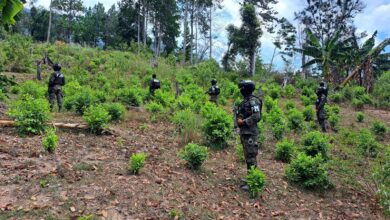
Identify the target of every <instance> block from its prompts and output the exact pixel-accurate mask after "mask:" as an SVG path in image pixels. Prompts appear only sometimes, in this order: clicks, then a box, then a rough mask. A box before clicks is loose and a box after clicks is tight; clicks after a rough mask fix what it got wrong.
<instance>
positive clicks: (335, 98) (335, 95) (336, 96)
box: [329, 92, 343, 103]
mask: <svg viewBox="0 0 390 220" xmlns="http://www.w3.org/2000/svg"><path fill="white" fill-rule="evenodd" d="M329 98H330V100H332V101H333V102H334V103H341V102H342V101H343V94H342V93H341V92H336V93H333V94H331V95H330V96H329Z"/></svg>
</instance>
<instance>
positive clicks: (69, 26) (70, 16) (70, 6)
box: [68, 0, 73, 43]
mask: <svg viewBox="0 0 390 220" xmlns="http://www.w3.org/2000/svg"><path fill="white" fill-rule="evenodd" d="M72 5H73V0H70V1H69V13H68V43H70V38H71V30H70V29H71V27H72Z"/></svg>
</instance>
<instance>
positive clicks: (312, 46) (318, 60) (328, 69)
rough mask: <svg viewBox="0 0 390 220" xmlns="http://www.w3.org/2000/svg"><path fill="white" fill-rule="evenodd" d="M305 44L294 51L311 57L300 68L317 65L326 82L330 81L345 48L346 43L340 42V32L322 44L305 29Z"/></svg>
mask: <svg viewBox="0 0 390 220" xmlns="http://www.w3.org/2000/svg"><path fill="white" fill-rule="evenodd" d="M306 34H307V37H308V39H307V42H306V43H305V44H304V45H303V47H302V48H301V49H297V48H296V49H295V51H297V52H299V53H302V54H304V55H306V56H309V57H312V59H311V60H310V61H308V62H307V63H305V64H304V65H303V66H302V68H304V67H309V66H311V65H314V64H316V65H318V66H319V67H320V68H321V69H322V74H323V76H324V77H325V80H326V81H327V82H331V81H332V72H333V70H334V69H335V67H336V66H337V60H338V59H339V58H340V57H341V56H342V55H343V51H345V48H346V46H347V44H346V41H341V39H340V32H339V31H337V32H336V33H335V34H334V35H333V36H331V37H329V38H328V39H326V40H325V41H324V42H323V43H321V42H320V40H319V39H318V38H317V37H316V36H315V35H314V33H313V32H312V31H311V30H310V29H306Z"/></svg>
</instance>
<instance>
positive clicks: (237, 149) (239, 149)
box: [234, 139, 245, 163]
mask: <svg viewBox="0 0 390 220" xmlns="http://www.w3.org/2000/svg"><path fill="white" fill-rule="evenodd" d="M234 152H235V153H236V157H237V159H238V161H239V162H241V163H245V155H244V148H243V146H242V144H241V142H240V140H238V139H237V141H236V145H235V147H234Z"/></svg>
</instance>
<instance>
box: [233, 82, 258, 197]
mask: <svg viewBox="0 0 390 220" xmlns="http://www.w3.org/2000/svg"><path fill="white" fill-rule="evenodd" d="M239 88H240V92H241V94H242V95H243V96H244V101H242V102H241V103H240V105H239V106H238V108H237V111H236V119H235V126H236V127H238V128H239V129H240V138H241V143H242V146H243V148H244V156H245V161H246V165H247V170H249V169H250V168H251V167H252V166H254V167H257V159H256V157H257V154H258V150H259V144H258V140H257V139H258V135H259V128H258V126H257V123H258V122H259V121H260V119H261V108H262V101H261V100H260V99H259V98H257V97H256V96H254V95H252V93H253V91H254V90H255V83H254V82H253V81H251V80H243V81H241V82H240V83H239ZM241 188H242V189H244V190H245V189H247V188H248V187H247V185H246V184H244V185H242V186H241Z"/></svg>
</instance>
